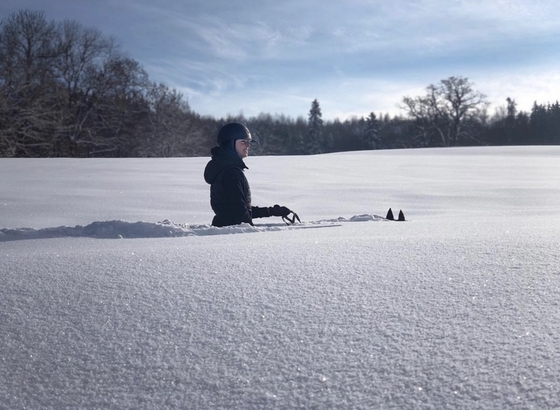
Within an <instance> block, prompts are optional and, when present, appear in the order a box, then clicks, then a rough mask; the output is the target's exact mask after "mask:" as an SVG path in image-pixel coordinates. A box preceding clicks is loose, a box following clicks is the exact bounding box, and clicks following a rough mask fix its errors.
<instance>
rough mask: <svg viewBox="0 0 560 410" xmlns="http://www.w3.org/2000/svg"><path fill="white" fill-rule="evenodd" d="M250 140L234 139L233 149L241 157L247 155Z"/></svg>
mask: <svg viewBox="0 0 560 410" xmlns="http://www.w3.org/2000/svg"><path fill="white" fill-rule="evenodd" d="M250 146H251V140H235V151H236V152H237V154H238V155H239V156H240V157H241V158H246V157H247V156H249V147H250Z"/></svg>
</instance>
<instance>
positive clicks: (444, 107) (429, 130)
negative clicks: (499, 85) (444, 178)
mask: <svg viewBox="0 0 560 410" xmlns="http://www.w3.org/2000/svg"><path fill="white" fill-rule="evenodd" d="M472 85H473V84H472V83H471V82H470V81H469V80H468V79H467V78H463V77H449V78H448V79H445V80H441V82H440V84H439V85H433V84H431V85H429V86H428V87H427V88H426V91H427V93H426V95H425V96H423V97H415V98H411V97H405V98H404V99H403V103H404V107H403V108H404V109H406V110H407V113H408V115H409V117H411V118H413V119H415V120H416V125H417V127H418V130H419V131H420V135H421V137H422V139H423V142H424V144H425V145H426V146H430V145H432V143H433V137H438V138H439V140H440V142H441V145H443V146H453V145H457V144H458V143H459V142H460V141H461V140H465V139H475V138H476V136H475V135H474V134H473V133H472V132H471V130H470V129H469V124H470V122H471V121H472V120H475V119H476V117H477V116H480V115H481V114H482V113H483V112H484V111H485V110H486V108H487V106H488V103H487V101H486V96H485V95H484V94H482V93H480V92H478V91H475V90H473V88H472Z"/></svg>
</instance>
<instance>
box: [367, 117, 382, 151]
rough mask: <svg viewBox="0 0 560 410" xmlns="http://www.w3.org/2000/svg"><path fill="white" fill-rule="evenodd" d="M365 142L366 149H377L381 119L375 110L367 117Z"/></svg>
mask: <svg viewBox="0 0 560 410" xmlns="http://www.w3.org/2000/svg"><path fill="white" fill-rule="evenodd" d="M364 143H365V144H364V145H365V147H366V149H376V148H377V145H378V144H379V121H378V120H377V117H376V116H375V114H374V113H373V112H372V113H370V114H369V116H368V117H367V118H366V128H365V130H364Z"/></svg>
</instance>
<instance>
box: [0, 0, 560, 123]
mask: <svg viewBox="0 0 560 410" xmlns="http://www.w3.org/2000/svg"><path fill="white" fill-rule="evenodd" d="M24 7H28V8H33V9H37V8H42V9H44V10H45V11H46V12H47V15H48V16H49V17H52V18H57V19H58V18H59V17H60V19H62V18H72V19H75V20H78V21H80V22H82V23H84V24H87V25H94V26H96V27H98V28H100V29H101V30H102V32H103V33H105V34H111V35H114V36H115V37H117V38H118V39H119V40H121V43H122V44H123V47H124V48H125V50H126V51H128V52H129V53H130V54H131V55H132V56H133V57H134V58H136V59H138V60H139V61H140V62H141V63H142V64H143V65H144V66H145V67H146V69H147V71H148V73H149V74H150V77H151V78H152V79H153V80H156V81H163V82H165V83H167V84H168V85H170V86H172V87H174V88H177V89H180V90H183V91H184V92H185V94H186V95H187V97H188V99H189V102H190V103H191V106H192V107H193V108H194V109H195V110H198V111H200V112H201V113H202V114H210V115H216V116H221V115H225V114H226V113H234V114H235V113H238V112H239V111H243V112H244V113H245V114H246V115H256V114H258V113H259V112H270V113H274V112H277V113H285V114H287V115H292V116H297V115H306V113H307V112H308V110H309V104H310V102H311V100H312V99H314V98H318V99H319V100H320V102H321V103H322V105H324V109H323V114H324V116H325V117H327V118H333V117H335V116H341V117H345V116H348V115H361V114H362V113H363V114H367V113H369V112H371V111H374V112H380V111H381V112H391V113H397V112H398V109H397V108H396V106H397V104H398V103H399V102H400V100H401V99H402V96H404V95H414V94H415V93H418V92H420V93H421V92H423V89H424V88H425V87H426V86H427V85H428V84H430V83H435V82H438V81H439V80H441V79H443V78H447V77H449V76H451V75H462V76H466V77H469V78H470V79H471V80H473V81H474V82H475V83H476V85H477V86H478V87H479V89H480V91H482V92H484V93H485V94H487V95H488V96H489V98H491V99H492V102H494V103H495V104H496V105H497V104H501V103H502V100H504V99H505V97H507V96H509V97H511V98H515V99H516V100H517V101H518V102H519V103H520V106H523V107H526V105H527V103H526V102H525V101H529V100H534V99H537V100H540V101H544V100H549V101H551V100H555V99H557V98H558V96H559V94H560V91H559V88H558V84H559V80H558V75H557V74H555V73H556V72H557V71H558V70H557V68H558V61H560V44H559V43H560V40H559V39H560V13H558V12H557V7H558V5H557V2H556V0H493V1H486V0H399V1H396V2H387V1H384V0H347V1H345V2H325V1H323V0H309V1H305V2H302V1H301V0H285V1H282V2H273V1H262V0H245V1H244V2H243V4H242V5H240V4H238V2H231V1H230V0H213V1H211V2H209V1H203V0H163V1H159V2H157V3H156V2H153V1H152V0H100V1H99V2H96V3H93V4H92V3H91V2H89V1H86V0H72V1H69V0H68V1H66V0H60V1H57V2H50V1H48V0H18V1H17V2H16V1H15V0H5V1H3V2H2V4H1V5H0V12H5V13H7V12H9V11H13V10H17V9H20V8H24ZM306 99H309V101H308V102H307V103H306ZM531 104H532V102H531Z"/></svg>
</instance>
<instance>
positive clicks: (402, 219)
mask: <svg viewBox="0 0 560 410" xmlns="http://www.w3.org/2000/svg"><path fill="white" fill-rule="evenodd" d="M399 221H406V219H404V214H403V211H402V210H401V211H399Z"/></svg>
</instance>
